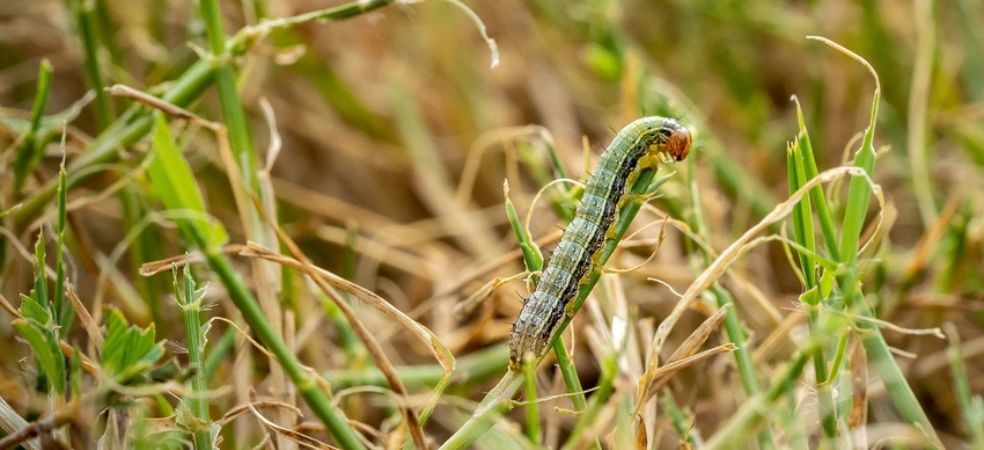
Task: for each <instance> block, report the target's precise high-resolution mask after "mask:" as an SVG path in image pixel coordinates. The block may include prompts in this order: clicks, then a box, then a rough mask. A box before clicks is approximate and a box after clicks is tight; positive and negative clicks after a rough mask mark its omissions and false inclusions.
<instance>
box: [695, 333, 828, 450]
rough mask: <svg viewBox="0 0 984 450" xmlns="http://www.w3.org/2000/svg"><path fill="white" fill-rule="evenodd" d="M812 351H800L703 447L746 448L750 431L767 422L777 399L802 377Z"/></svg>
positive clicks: (713, 449) (715, 449)
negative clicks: (767, 387) (768, 384)
mask: <svg viewBox="0 0 984 450" xmlns="http://www.w3.org/2000/svg"><path fill="white" fill-rule="evenodd" d="M809 353H811V352H808V351H801V352H800V353H798V354H797V355H796V357H794V358H793V360H792V362H791V363H790V364H789V366H788V367H787V368H786V371H785V372H783V374H782V375H781V376H780V377H779V379H778V380H776V381H775V382H774V383H773V384H772V385H771V386H769V389H768V390H767V391H765V392H763V393H761V394H759V395H757V396H755V397H753V398H751V399H749V400H748V401H746V402H745V404H744V405H743V406H742V407H741V409H740V410H739V411H738V412H737V413H736V414H735V416H734V417H733V418H732V419H731V421H730V422H728V424H727V425H725V426H724V428H722V429H721V431H719V432H718V433H717V434H715V435H714V437H713V438H712V439H711V441H710V442H708V443H707V445H706V446H704V447H703V448H704V450H720V449H735V448H745V447H746V446H747V442H746V440H747V437H748V435H749V434H751V433H753V432H755V430H758V429H759V428H760V427H762V426H763V425H764V424H765V422H766V420H767V418H768V417H769V413H770V412H772V410H773V407H774V406H775V403H776V401H777V400H778V399H779V398H780V397H781V396H782V394H783V393H785V392H788V387H789V386H791V385H792V384H793V383H795V382H796V380H798V379H799V378H800V376H801V375H802V373H803V368H804V367H806V362H807V361H808V360H809V356H808V355H809Z"/></svg>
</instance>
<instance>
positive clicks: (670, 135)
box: [659, 119, 693, 161]
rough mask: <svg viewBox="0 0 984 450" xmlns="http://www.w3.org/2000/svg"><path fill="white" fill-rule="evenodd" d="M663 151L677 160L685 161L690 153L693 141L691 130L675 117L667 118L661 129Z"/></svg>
mask: <svg viewBox="0 0 984 450" xmlns="http://www.w3.org/2000/svg"><path fill="white" fill-rule="evenodd" d="M659 133H660V137H661V139H660V141H661V142H660V143H661V144H663V145H662V147H663V148H662V149H661V150H662V151H663V152H664V153H666V154H667V156H669V157H670V158H672V159H674V160H676V161H683V160H684V159H686V158H687V155H688V154H689V153H690V145H691V144H692V143H693V140H692V138H691V137H690V130H687V128H686V127H684V126H683V125H680V122H677V121H675V120H673V119H667V120H666V122H664V124H663V126H662V127H661V128H660V130H659Z"/></svg>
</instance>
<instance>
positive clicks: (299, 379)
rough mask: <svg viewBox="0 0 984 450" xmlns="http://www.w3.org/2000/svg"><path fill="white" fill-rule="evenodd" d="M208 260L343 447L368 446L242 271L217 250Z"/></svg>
mask: <svg viewBox="0 0 984 450" xmlns="http://www.w3.org/2000/svg"><path fill="white" fill-rule="evenodd" d="M204 251H205V252H206V253H205V260H206V262H207V263H208V266H209V268H211V269H212V272H214V273H215V274H216V275H217V276H218V277H219V279H220V280H221V281H222V284H223V285H224V286H225V288H226V290H227V291H228V293H229V298H230V299H231V300H232V302H233V304H235V306H236V309H238V310H239V312H240V313H242V315H243V319H244V320H246V323H247V324H249V327H250V329H251V330H252V331H253V332H254V333H256V335H257V336H258V337H259V338H260V340H261V341H262V342H263V344H264V345H265V346H266V347H267V348H269V349H270V351H271V352H272V353H273V354H274V356H276V358H277V361H278V362H279V363H280V365H281V367H283V369H284V372H285V373H286V374H287V376H288V377H290V379H291V381H292V382H293V383H294V386H295V387H296V388H297V391H298V393H300V394H301V397H303V398H304V401H305V402H306V403H307V405H308V407H310V408H311V410H312V411H313V412H314V414H315V415H316V416H317V417H318V418H319V419H321V421H322V422H323V423H324V424H325V426H326V427H327V428H328V431H329V432H330V433H331V434H332V436H334V438H335V440H336V441H337V442H338V444H339V445H340V446H341V447H342V448H344V449H364V448H365V446H364V445H363V444H362V441H361V440H359V437H358V436H357V435H356V434H355V431H353V430H352V428H351V427H350V426H349V424H348V422H347V421H346V419H345V416H344V415H343V414H342V413H341V412H340V411H338V410H336V409H335V407H334V406H332V404H331V400H329V399H328V396H327V395H325V392H324V391H322V390H321V387H320V386H319V385H318V384H317V383H316V382H315V381H314V380H313V379H312V378H311V375H310V374H309V373H308V372H307V371H306V370H305V369H304V367H303V366H301V363H300V361H298V359H297V356H296V355H295V354H294V352H293V351H292V350H291V349H290V348H288V347H287V344H285V343H284V341H283V339H281V338H280V335H279V334H277V333H276V332H275V331H274V329H273V327H272V326H270V323H269V322H268V321H267V320H266V316H265V315H264V314H263V311H262V310H261V309H260V305H259V303H257V301H256V299H255V298H254V297H253V294H252V293H250V291H249V289H247V288H246V285H245V283H244V282H243V279H242V278H241V277H240V276H239V273H237V272H236V270H235V269H234V268H233V267H232V264H231V263H229V260H228V259H226V257H225V255H223V254H222V253H221V252H219V251H218V250H204Z"/></svg>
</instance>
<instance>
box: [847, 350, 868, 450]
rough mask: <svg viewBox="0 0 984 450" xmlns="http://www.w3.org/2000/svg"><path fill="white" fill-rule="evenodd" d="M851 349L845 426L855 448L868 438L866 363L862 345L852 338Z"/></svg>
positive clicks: (860, 446)
mask: <svg viewBox="0 0 984 450" xmlns="http://www.w3.org/2000/svg"><path fill="white" fill-rule="evenodd" d="M852 347H853V348H852V349H851V392H852V394H851V410H850V412H849V413H848V415H847V428H848V429H849V430H851V433H852V434H853V436H854V442H855V446H856V448H863V445H864V443H865V442H866V441H867V440H868V439H867V436H866V435H865V433H866V431H865V425H866V424H867V423H868V363H867V357H866V356H865V353H864V346H863V345H861V343H860V342H858V340H857V339H855V340H854V343H853V345H852Z"/></svg>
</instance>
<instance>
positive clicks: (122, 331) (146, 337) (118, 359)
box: [100, 309, 164, 383]
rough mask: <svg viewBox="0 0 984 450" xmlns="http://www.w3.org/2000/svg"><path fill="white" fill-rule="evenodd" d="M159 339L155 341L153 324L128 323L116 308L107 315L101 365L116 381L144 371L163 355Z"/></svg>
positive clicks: (124, 379)
mask: <svg viewBox="0 0 984 450" xmlns="http://www.w3.org/2000/svg"><path fill="white" fill-rule="evenodd" d="M162 343H163V341H162V342H156V341H155V332H154V325H150V326H149V327H147V328H139V327H136V326H131V325H129V324H128V323H127V321H126V318H124V317H123V313H121V312H120V311H119V310H117V309H111V310H110V312H109V315H108V316H107V317H106V340H105V342H104V343H103V347H102V352H101V354H102V358H101V360H100V365H102V367H103V369H104V370H106V371H107V372H108V373H109V374H112V375H113V376H114V377H116V379H117V381H119V382H121V383H122V382H126V381H129V380H131V379H133V378H134V377H136V376H138V375H142V374H145V373H146V372H147V371H148V370H149V369H150V368H151V367H152V366H153V364H154V363H155V362H157V360H158V359H160V357H161V356H163V355H164V347H163V345H162Z"/></svg>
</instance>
